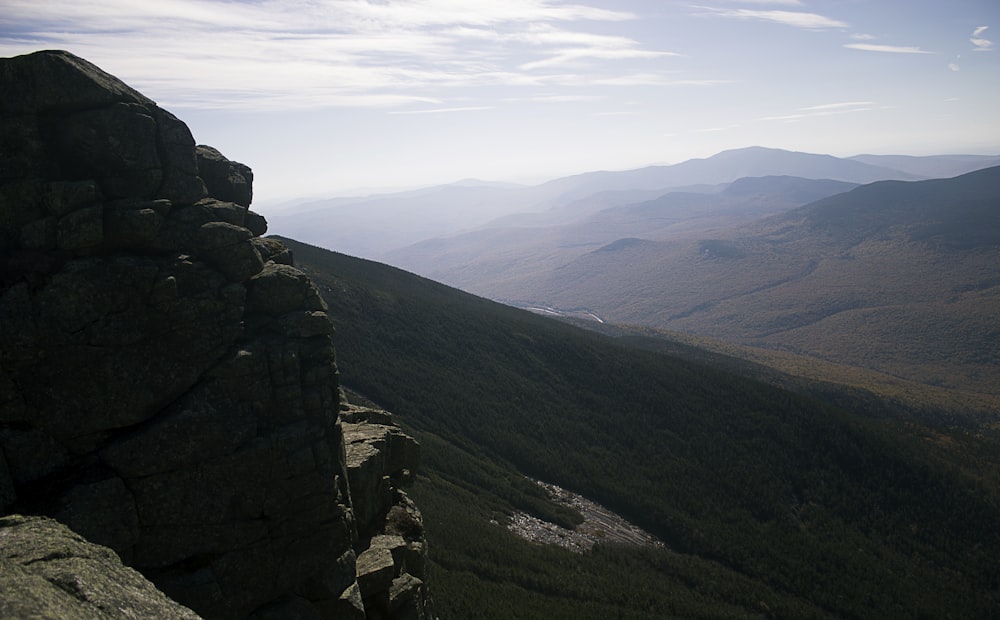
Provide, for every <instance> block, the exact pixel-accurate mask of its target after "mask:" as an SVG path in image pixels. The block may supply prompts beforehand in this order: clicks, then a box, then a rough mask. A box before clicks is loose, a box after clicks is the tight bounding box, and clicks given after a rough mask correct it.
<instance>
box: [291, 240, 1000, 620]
mask: <svg viewBox="0 0 1000 620" xmlns="http://www.w3.org/2000/svg"><path fill="white" fill-rule="evenodd" d="M287 243H288V245H289V246H290V247H291V248H292V249H293V251H294V253H295V258H296V262H297V264H299V265H300V266H301V267H303V268H304V269H305V270H306V271H307V272H308V273H309V274H310V276H311V277H312V278H313V279H314V280H315V281H316V282H317V283H318V284H319V285H320V287H321V289H322V290H323V291H324V294H325V296H326V299H327V301H328V303H329V304H330V313H331V316H332V318H333V321H334V324H335V325H336V326H337V327H338V332H337V336H336V345H337V350H338V357H339V364H340V369H341V378H342V381H343V383H344V384H345V385H347V386H349V387H351V388H353V389H356V390H358V391H359V392H361V393H363V394H365V395H367V396H368V397H370V398H372V399H374V400H375V401H376V402H378V403H379V404H381V405H383V406H386V407H387V408H390V409H391V410H393V411H394V412H396V413H397V414H399V417H400V420H401V421H402V422H403V423H404V424H405V425H407V426H409V428H411V429H413V430H414V432H415V433H416V435H417V437H418V438H419V439H421V441H422V442H423V444H424V463H425V466H424V474H425V475H424V477H423V478H422V479H421V481H420V482H418V484H417V485H416V486H415V487H414V489H413V492H414V494H415V495H417V496H418V499H419V501H420V504H421V507H422V508H423V509H424V511H425V515H426V518H427V528H428V536H429V540H430V541H431V544H432V549H433V550H432V554H431V555H432V558H437V562H438V564H437V566H436V569H437V571H436V572H435V577H434V583H435V584H439V585H437V587H438V588H439V590H438V605H439V608H440V609H441V610H442V611H443V612H444V613H445V615H448V613H447V612H449V611H450V612H451V614H452V615H453V617H534V618H546V617H607V616H608V614H609V613H611V612H612V611H620V612H621V613H622V615H623V616H624V617H670V616H681V617H695V616H700V617H722V616H730V617H746V616H751V615H762V616H767V615H771V616H777V617H822V616H825V615H832V616H837V617H889V616H893V617H900V616H904V617H905V616H918V615H924V616H928V617H949V616H951V617H966V618H967V617H987V616H988V614H989V612H990V610H992V609H995V608H996V606H997V605H998V604H1000V594H998V579H1000V569H998V568H997V566H996V564H995V562H994V559H995V557H996V553H997V552H998V551H1000V510H998V507H997V506H996V505H995V503H994V502H993V501H992V499H991V497H992V496H991V494H990V493H988V492H987V489H986V485H988V484H989V482H988V481H986V480H982V479H976V478H975V477H973V476H970V475H968V474H967V473H963V472H964V470H962V469H960V468H958V467H956V466H951V465H948V464H945V461H943V460H941V459H932V458H929V457H928V456H927V454H926V451H925V450H924V447H923V445H922V444H921V443H919V442H918V441H916V440H913V439H912V438H911V437H912V435H911V434H909V433H902V432H900V430H901V429H900V428H898V427H896V426H895V425H894V424H895V423H893V422H892V421H889V422H886V421H873V420H868V419H864V418H861V417H859V416H857V415H854V414H851V413H850V412H847V411H843V410H839V409H834V408H832V407H828V406H825V405H822V404H819V403H818V402H816V401H811V400H807V399H805V398H803V397H800V396H796V395H794V394H792V393H790V392H786V391H782V390H780V389H777V388H774V387H770V386H767V385H764V384H761V383H756V382H753V381H750V380H747V379H740V378H737V377H735V376H732V375H728V374H725V373H723V372H721V371H716V370H713V369H712V368H710V367H708V366H700V365H695V364H691V363H688V362H683V361H680V360H678V359H676V358H672V357H668V356H665V355H662V354H657V353H653V352H646V351H637V350H630V349H627V348H624V347H622V346H618V345H616V344H614V343H613V342H612V341H611V340H610V339H608V338H606V337H603V336H600V335H598V334H593V333H588V332H584V331H582V330H579V329H576V328H574V327H571V326H568V325H564V324H561V323H557V322H555V321H551V320H548V319H545V318H542V317H538V316H535V315H531V314H529V313H526V312H522V311H518V310H515V309H512V308H508V307H505V306H501V305H499V304H495V303H492V302H489V301H486V300H483V299H480V298H476V297H473V296H471V295H467V294H464V293H461V292H458V291H456V290H454V289H450V288H448V287H445V286H442V285H439V284H436V283H433V282H430V281H428V280H424V279H421V278H418V277H416V276H413V275H411V274H408V273H405V272H402V271H400V270H396V269H393V268H390V267H386V266H383V265H379V264H376V263H371V262H368V261H362V260H358V259H353V258H350V257H347V256H344V255H340V254H336V253H332V252H327V251H324V250H319V249H317V248H313V247H310V246H305V245H302V244H298V243H295V242H292V241H288V242H287ZM975 445H976V446H980V447H982V446H981V444H978V443H977V444H975ZM982 445H983V446H986V447H984V448H982V449H984V450H986V451H987V452H986V453H987V454H988V455H991V454H992V453H991V452H989V450H990V448H989V446H988V445H987V444H982ZM521 474H526V475H530V476H533V477H537V478H540V479H543V480H547V481H550V482H554V483H557V484H560V485H562V486H564V487H567V488H570V489H572V490H574V491H576V492H579V493H581V494H583V495H586V496H587V497H589V498H591V499H594V500H597V501H600V502H602V503H604V504H605V505H607V506H609V507H612V508H614V509H616V510H618V511H619V512H621V513H623V514H624V515H625V516H627V517H628V518H630V519H631V520H632V521H634V522H636V523H638V524H640V525H642V526H643V527H645V528H646V529H648V530H650V531H651V532H653V533H655V534H656V535H658V536H660V537H661V538H662V539H663V540H664V541H665V542H666V544H667V546H668V547H669V550H655V549H651V550H645V551H642V552H639V551H635V550H622V549H610V548H604V549H602V548H600V547H599V548H598V551H595V552H592V553H591V554H589V555H586V556H583V557H580V556H575V555H571V554H569V553H568V552H564V551H561V550H556V549H549V548H546V547H536V546H532V545H528V544H527V543H523V542H517V541H516V539H514V538H513V537H512V535H510V534H509V533H507V532H506V530H504V529H503V528H502V527H501V526H502V524H503V522H504V520H505V519H506V516H505V515H506V514H509V513H510V511H512V510H513V509H514V508H519V509H523V510H527V511H529V512H534V513H535V514H540V515H543V516H546V517H550V518H552V519H560V518H563V517H565V515H562V516H560V515H559V514H558V511H557V510H556V509H555V508H554V507H553V506H551V505H549V504H547V502H546V501H545V499H544V497H543V496H542V495H541V494H539V493H538V492H537V490H533V487H532V485H530V484H526V483H525V481H524V480H523V479H522V478H521V477H520V476H521ZM491 521H494V522H495V523H492V522H491ZM652 584H655V585H652ZM500 601H502V607H498V606H499V605H500ZM671 605H673V606H671ZM556 609H564V610H566V612H565V613H556V612H554V611H553V610H556Z"/></svg>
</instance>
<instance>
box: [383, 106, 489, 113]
mask: <svg viewBox="0 0 1000 620" xmlns="http://www.w3.org/2000/svg"><path fill="white" fill-rule="evenodd" d="M494 107H495V106H491V105H470V106H461V107H456V108H430V109H427V110H393V111H391V112H389V114H448V113H450V112H477V111H480V110H492V109H494Z"/></svg>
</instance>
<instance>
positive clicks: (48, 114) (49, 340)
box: [0, 52, 412, 618]
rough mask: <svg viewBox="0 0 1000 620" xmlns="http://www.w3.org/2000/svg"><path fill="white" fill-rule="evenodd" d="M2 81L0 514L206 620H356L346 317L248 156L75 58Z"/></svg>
mask: <svg viewBox="0 0 1000 620" xmlns="http://www.w3.org/2000/svg"><path fill="white" fill-rule="evenodd" d="M0 91H2V92H3V93H4V94H5V95H4V97H2V98H0V514H3V513H14V512H19V513H28V514H44V515H50V516H52V517H55V518H56V519H58V520H59V521H60V522H62V523H64V524H66V525H67V526H69V527H70V528H72V530H73V531H75V532H76V533H77V534H80V535H82V536H83V537H85V538H86V539H87V540H89V541H91V542H93V543H97V544H99V545H104V546H107V547H108V548H110V549H112V550H113V551H114V552H115V553H116V554H117V555H118V556H119V557H120V558H121V559H122V560H123V561H124V562H125V563H126V564H128V565H129V566H132V567H134V568H136V569H138V570H139V571H140V572H141V573H143V574H144V575H145V576H146V577H148V578H149V579H151V580H152V581H153V583H155V584H156V586H157V587H158V588H160V589H161V590H162V591H163V592H165V593H166V594H167V595H169V596H170V597H172V598H173V599H175V600H176V601H178V602H180V603H182V604H183V605H186V606H188V607H190V608H191V609H193V610H195V611H196V612H197V613H199V614H201V615H203V616H205V617H208V618H247V617H255V618H278V617H303V618H307V617H308V618H312V617H317V618H320V617H323V618H333V617H364V614H365V609H364V607H363V603H362V597H361V589H360V587H359V584H358V579H357V578H356V568H355V564H356V554H357V552H356V549H357V547H358V544H359V538H358V532H357V527H356V524H355V518H354V510H353V507H352V501H351V495H350V493H351V489H350V487H349V484H348V466H347V463H346V456H345V443H344V438H343V433H342V425H341V423H340V421H339V419H338V412H339V405H340V398H339V390H338V382H337V370H336V364H335V354H334V348H333V344H332V339H331V334H332V331H333V330H332V324H331V322H330V319H329V317H328V316H327V315H326V309H327V308H326V305H325V303H324V302H323V300H322V298H321V297H320V295H319V294H318V292H317V290H316V288H315V287H314V286H313V284H312V282H311V281H310V280H309V279H308V278H307V277H306V276H305V275H304V274H303V273H302V272H301V271H299V270H297V269H296V268H295V267H294V266H293V265H292V260H291V256H290V253H289V252H288V251H287V249H285V248H284V246H282V245H281V244H280V243H278V242H276V241H273V240H269V239H262V238H261V237H260V235H262V234H263V233H264V232H265V231H266V222H265V221H264V218H262V217H261V216H260V215H257V214H255V213H254V212H252V211H250V210H249V209H248V206H249V204H250V199H251V196H252V189H251V184H252V179H253V177H252V173H251V171H250V169H249V168H248V167H246V166H244V165H242V164H238V163H236V162H230V161H229V160H227V159H226V158H225V157H224V156H222V155H221V154H220V153H219V152H218V151H216V150H215V149H212V148H210V147H196V145H195V142H194V139H193V138H192V136H191V134H190V132H189V130H188V128H187V127H186V126H185V125H184V124H183V123H182V122H181V121H179V120H177V119H176V118H175V117H174V116H173V115H171V114H170V113H169V112H166V111H165V110H162V109H160V108H159V107H158V106H157V105H156V104H155V103H154V102H152V101H151V100H149V99H147V98H146V97H144V96H143V95H141V94H139V93H138V92H136V91H134V90H132V89H131V88H129V87H128V86H127V85H125V84H124V83H122V82H121V81H119V80H118V79H117V78H114V77H113V76H110V75H108V74H106V73H104V72H103V71H101V70H100V69H98V68H97V67H95V66H94V65H92V64H90V63H88V62H86V61H84V60H82V59H80V58H77V57H75V56H72V55H71V54H68V53H66V52H39V53H35V54H31V55H27V56H19V57H16V58H9V59H0ZM411 441H412V440H411ZM379 476H380V478H381V477H382V474H379ZM387 510H388V507H387ZM368 518H375V519H376V520H377V518H378V517H377V516H375V517H371V515H369V516H366V519H368ZM0 540H2V539H0ZM0 545H2V543H0Z"/></svg>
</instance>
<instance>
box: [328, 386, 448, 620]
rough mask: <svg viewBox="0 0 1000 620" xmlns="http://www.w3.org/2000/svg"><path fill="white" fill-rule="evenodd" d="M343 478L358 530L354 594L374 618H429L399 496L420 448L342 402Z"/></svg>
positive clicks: (377, 415) (418, 550)
mask: <svg viewBox="0 0 1000 620" xmlns="http://www.w3.org/2000/svg"><path fill="white" fill-rule="evenodd" d="M340 417H341V420H342V422H343V424H342V426H343V429H344V441H345V443H346V455H347V472H348V480H349V481H350V488H351V498H352V500H353V502H354V515H355V521H356V525H357V528H358V534H359V537H358V543H357V544H356V545H355V550H356V551H357V552H358V558H357V576H358V589H359V591H360V595H361V597H362V600H363V601H364V606H365V609H366V610H367V611H368V613H369V616H370V617H373V618H413V619H420V620H423V619H425V618H432V617H433V611H432V604H431V598H430V595H429V593H428V591H427V587H426V585H425V581H426V579H427V547H426V544H425V541H424V523H423V517H422V516H421V514H420V511H419V510H418V509H417V507H416V506H415V505H414V503H413V501H412V500H411V499H410V498H409V497H408V496H407V495H406V492H405V491H403V489H402V486H403V485H404V484H406V483H407V482H409V481H410V479H411V477H412V475H413V472H414V471H415V470H416V468H417V465H418V463H419V460H420V446H419V445H418V444H417V442H416V441H414V439H413V438H412V437H410V436H408V435H406V434H405V433H403V432H402V431H401V430H400V429H399V427H398V426H396V425H395V423H394V422H393V420H392V414H391V413H389V412H387V411H385V410H383V409H379V408H377V407H372V406H367V405H365V404H357V403H350V402H349V401H348V399H347V398H344V399H342V405H341V414H340Z"/></svg>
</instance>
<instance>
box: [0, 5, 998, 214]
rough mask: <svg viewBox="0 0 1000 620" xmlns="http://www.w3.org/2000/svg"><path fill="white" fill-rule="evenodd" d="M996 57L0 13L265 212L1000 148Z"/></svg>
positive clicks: (876, 14) (689, 35) (550, 33)
mask: <svg viewBox="0 0 1000 620" xmlns="http://www.w3.org/2000/svg"><path fill="white" fill-rule="evenodd" d="M998 45H1000V2H998V1H997V0H947V1H946V0H756V1H755V0H690V1H688V0H680V1H674V0H616V1H610V0H567V1H565V2H564V1H561V0H143V1H142V2H136V0H0V56H15V55H19V54H24V53H29V52H33V51H36V50H40V49H64V50H68V51H70V52H72V53H74V54H76V55H78V56H81V57H83V58H86V59H87V60H89V61H91V62H93V63H95V64H97V65H98V66H99V67H101V68H102V69H104V70H105V71H107V72H109V73H111V74H113V75H116V76H117V77H119V78H121V79H122V80H124V81H125V82H126V83H128V84H129V85H131V86H132V87H134V88H136V89H137V90H139V91H141V92H142V93H143V94H145V95H147V96H148V97H150V98H152V99H154V100H155V101H157V102H158V103H159V105H160V106H161V107H163V108H166V109H167V110H169V111H171V112H173V113H174V114H175V115H176V116H178V117H179V118H180V119H181V120H183V121H185V122H186V123H187V124H188V126H189V127H190V128H191V131H192V133H193V134H194V136H195V139H196V141H197V142H199V143H202V144H210V145H212V146H214V147H216V148H218V149H219V150H220V151H221V152H222V153H223V154H224V155H226V156H227V157H229V158H230V159H234V160H237V161H240V162H243V163H245V164H247V165H249V166H250V167H251V168H252V169H253V170H254V196H255V209H257V210H260V211H262V212H265V213H266V212H267V209H268V208H270V209H275V210H278V209H280V203H281V202H282V201H286V200H290V199H294V198H297V197H304V196H333V195H350V194H361V193H368V192H371V191H373V190H374V189H376V188H379V189H383V190H384V189H402V188H409V187H416V186H425V185H435V184H443V183H450V182H455V181H458V180H461V179H468V178H477V179H485V180H490V181H513V182H522V183H537V182H541V181H544V180H547V179H551V178H555V177H559V176H565V175H569V174H576V173H581V172H587V171H592V170H625V169H631V168H639V167H642V166H647V165H652V164H672V163H678V162H681V161H684V160H686V159H691V158H696V157H708V156H710V155H712V154H714V153H717V152H719V151H723V150H727V149H732V148H742V147H747V146H755V145H759V146H767V147H772V148H783V149H789V150H796V151H806V152H812V153H828V154H832V155H836V156H850V155H856V154H861V153H876V154H909V155H929V154H939V153H979V154H992V155H995V154H1000V112H998V111H1000V50H998V49H997V48H998ZM262 207H263V208H262Z"/></svg>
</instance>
